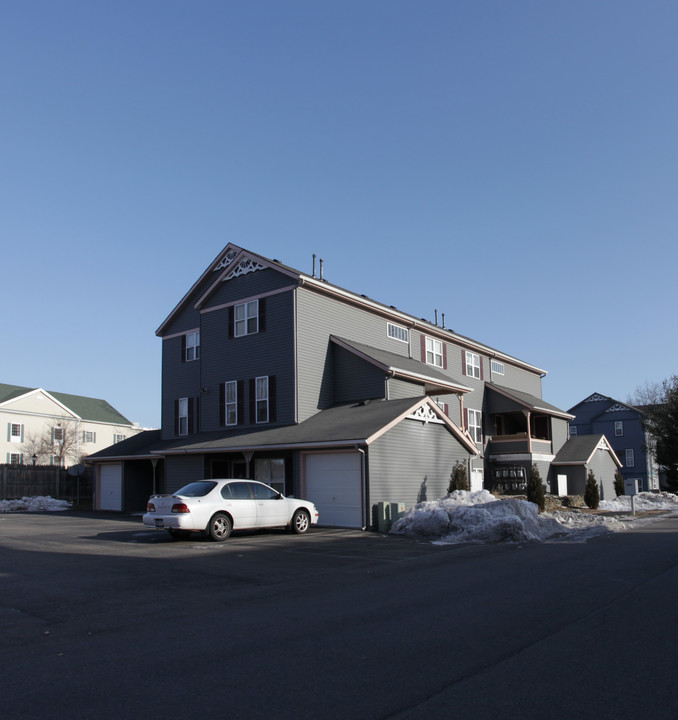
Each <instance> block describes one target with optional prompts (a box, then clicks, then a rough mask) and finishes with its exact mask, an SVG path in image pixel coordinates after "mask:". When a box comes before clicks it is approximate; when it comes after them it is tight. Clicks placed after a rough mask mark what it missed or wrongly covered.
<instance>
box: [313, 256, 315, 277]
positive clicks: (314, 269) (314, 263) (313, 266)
mask: <svg viewBox="0 0 678 720" xmlns="http://www.w3.org/2000/svg"><path fill="white" fill-rule="evenodd" d="M313 279H314V280H315V253H313Z"/></svg>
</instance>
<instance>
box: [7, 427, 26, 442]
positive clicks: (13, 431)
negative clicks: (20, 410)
mask: <svg viewBox="0 0 678 720" xmlns="http://www.w3.org/2000/svg"><path fill="white" fill-rule="evenodd" d="M23 434H24V432H23V426H22V425H21V424H19V423H10V426H9V441H10V442H22V440H23Z"/></svg>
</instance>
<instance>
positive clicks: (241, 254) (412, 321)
mask: <svg viewBox="0 0 678 720" xmlns="http://www.w3.org/2000/svg"><path fill="white" fill-rule="evenodd" d="M256 266H260V267H261V268H271V269H274V270H276V271H278V272H281V273H283V274H285V275H287V276H289V277H290V279H291V280H293V281H295V282H297V283H298V284H299V285H303V286H304V287H306V288H308V289H310V290H314V291H316V292H320V293H323V294H326V295H332V296H334V297H337V298H340V299H342V300H344V301H346V302H350V303H352V304H355V305H359V306H361V307H367V308H370V309H372V310H373V311H376V312H379V313H381V314H382V315H386V316H388V317H390V318H392V319H393V320H394V322H399V323H403V324H404V325H406V326H407V327H411V328H416V329H417V330H419V331H421V332H424V333H426V334H428V335H431V336H435V337H438V338H442V339H445V340H448V341H449V342H455V343H457V344H459V345H461V346H463V347H467V348H470V349H472V350H475V351H476V352H481V353H484V354H485V355H487V356H488V357H492V358H497V359H499V360H502V361H504V362H508V363H511V364H513V365H516V366H518V367H521V368H524V369H526V370H529V371H531V372H534V373H538V374H540V375H542V376H543V375H546V370H542V369H540V368H538V367H536V366H535V365H531V364H530V363H527V362H525V361H524V360H519V359H518V358H515V357H512V356H511V355H507V354H505V353H502V352H500V351H498V350H496V349H494V348H491V347H490V346H488V345H484V344H483V343H479V342H478V341H476V340H472V339H471V338H469V337H466V336H464V335H460V334H459V333H455V332H454V331H453V330H450V329H447V328H445V327H440V326H439V325H438V324H434V323H431V322H429V321H427V320H424V319H423V318H422V319H420V318H415V317H414V316H413V315H409V314H407V313H405V312H402V311H401V310H398V309H397V308H396V307H394V306H393V305H386V304H384V303H381V302H379V301H377V300H372V299H371V298H369V297H367V296H366V295H361V294H358V293H355V292H352V291H350V290H345V289H344V288H341V287H339V286H338V285H333V284H332V283H329V282H327V281H326V280H325V279H324V277H321V278H317V277H316V276H315V274H314V275H308V274H306V273H303V272H301V271H300V270H295V269H294V268H292V267H290V266H288V265H285V264H283V263H281V262H280V261H278V260H271V259H269V258H266V257H264V256H263V255H259V254H257V253H254V252H251V251H249V250H245V249H244V248H241V247H238V246H237V245H234V244H233V243H229V244H228V245H227V246H226V247H225V248H224V249H223V250H222V251H221V252H220V253H219V255H217V257H216V258H215V259H214V261H213V262H212V263H211V264H210V265H209V267H208V268H207V269H206V270H205V272H203V274H202V275H201V276H200V277H199V278H198V280H196V282H195V283H193V286H192V287H191V289H190V290H189V291H188V292H187V293H186V294H185V295H184V297H183V298H182V299H181V300H180V301H179V303H178V304H177V305H176V307H175V308H174V309H173V310H172V312H171V313H170V314H169V315H168V316H167V318H165V320H164V321H163V323H162V324H161V325H160V327H159V328H158V329H157V330H156V333H155V334H156V335H158V336H162V334H163V333H164V332H165V329H166V328H167V327H168V325H169V324H170V323H171V322H172V320H173V319H174V318H175V317H176V315H177V314H178V313H179V312H180V311H181V310H182V309H183V308H184V307H185V305H186V304H187V303H188V302H189V300H190V299H191V298H192V297H194V295H195V292H196V290H197V289H198V288H200V287H201V286H202V285H203V284H204V282H205V280H206V279H207V278H208V277H209V276H210V274H212V273H216V272H218V271H221V272H219V275H218V276H217V277H215V280H214V281H213V282H211V283H210V284H209V286H208V288H207V289H206V290H205V291H203V292H202V294H201V295H200V297H199V298H194V299H193V302H194V305H195V306H196V307H200V306H201V305H202V303H204V301H205V300H206V298H207V297H208V296H209V295H210V294H211V293H212V292H213V290H214V289H215V288H216V287H217V285H218V284H219V283H220V282H223V281H224V280H227V279H228V278H229V277H230V276H231V275H236V274H243V273H245V272H248V271H250V270H251V269H254V268H255V267H256Z"/></svg>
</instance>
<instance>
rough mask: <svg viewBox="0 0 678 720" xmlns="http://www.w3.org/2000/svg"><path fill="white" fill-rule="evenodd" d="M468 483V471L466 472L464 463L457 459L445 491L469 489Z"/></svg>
mask: <svg viewBox="0 0 678 720" xmlns="http://www.w3.org/2000/svg"><path fill="white" fill-rule="evenodd" d="M470 489H471V488H470V486H469V484H468V473H467V472H466V463H463V462H461V460H457V462H456V463H455V464H454V467H453V468H452V473H451V474H450V486H449V487H448V488H447V492H448V493H451V492H454V491H455V490H470Z"/></svg>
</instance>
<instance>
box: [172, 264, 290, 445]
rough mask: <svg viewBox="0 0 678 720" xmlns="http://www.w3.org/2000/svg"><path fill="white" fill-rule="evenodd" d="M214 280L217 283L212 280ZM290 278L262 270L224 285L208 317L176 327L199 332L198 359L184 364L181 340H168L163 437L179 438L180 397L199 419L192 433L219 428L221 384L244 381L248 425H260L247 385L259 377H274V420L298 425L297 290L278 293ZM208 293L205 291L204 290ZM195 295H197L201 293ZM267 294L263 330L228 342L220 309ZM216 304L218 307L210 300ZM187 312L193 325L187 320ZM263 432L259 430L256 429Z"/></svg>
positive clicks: (208, 307) (225, 311)
mask: <svg viewBox="0 0 678 720" xmlns="http://www.w3.org/2000/svg"><path fill="white" fill-rule="evenodd" d="M210 281H213V279H211V278H210ZM285 283H286V284H287V285H289V278H287V277H285V276H283V275H281V274H280V273H277V272H274V271H269V270H261V271H258V272H253V273H250V274H248V275H245V276H242V277H239V278H234V279H232V280H229V281H227V282H225V283H222V284H221V285H220V286H219V287H218V290H217V292H215V293H214V295H212V296H210V298H209V302H208V303H206V305H205V306H204V308H203V309H204V310H206V311H204V312H202V313H200V314H199V315H198V316H197V323H198V324H191V323H195V322H196V321H195V319H194V317H193V314H192V310H185V311H183V312H182V313H181V315H180V317H178V318H177V319H176V320H175V322H174V326H176V327H179V326H181V327H184V326H186V328H187V329H193V328H196V327H197V328H199V330H200V359H199V360H195V361H191V362H182V352H181V348H182V338H181V336H177V337H166V338H165V339H164V340H163V350H162V373H163V383H162V432H163V438H164V439H167V438H170V437H174V435H175V402H176V400H177V399H178V398H182V397H188V398H192V399H193V402H194V404H195V405H194V406H195V408H196V413H197V414H198V418H197V420H196V422H195V423H194V427H193V430H194V431H211V430H218V429H220V427H221V426H220V415H221V410H220V404H221V403H220V385H221V384H222V383H224V382H227V381H231V380H236V381H240V380H241V381H243V386H242V391H243V394H244V397H243V398H242V402H241V410H242V414H243V415H244V418H243V420H244V423H243V424H244V425H253V424H254V425H256V423H255V422H254V419H253V418H251V417H250V410H249V399H250V398H249V381H250V380H251V379H254V378H256V377H261V376H267V377H269V378H270V377H272V376H275V378H276V380H275V386H276V398H275V406H276V421H275V424H290V423H293V422H294V420H295V363H294V290H293V289H290V290H288V291H281V292H274V293H273V294H269V295H266V293H269V292H271V291H276V290H279V288H280V286H281V285H282V286H284V285H285ZM203 292H204V289H203ZM195 294H196V295H199V294H198V293H197V292H196V293H195ZM263 295H265V307H266V326H265V330H263V331H260V332H258V333H254V334H252V335H246V336H244V337H239V338H233V337H231V338H229V308H228V307H227V306H226V307H219V309H216V310H213V309H211V308H213V307H215V306H218V305H223V304H224V302H226V301H228V302H230V303H231V304H233V303H234V302H236V301H238V300H242V299H246V298H249V299H252V298H255V297H261V296H263ZM213 300H215V301H216V303H213V302H212V301H213ZM184 313H186V314H187V315H189V316H190V319H191V323H187V322H184V321H183V316H184ZM257 427H261V425H257Z"/></svg>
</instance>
